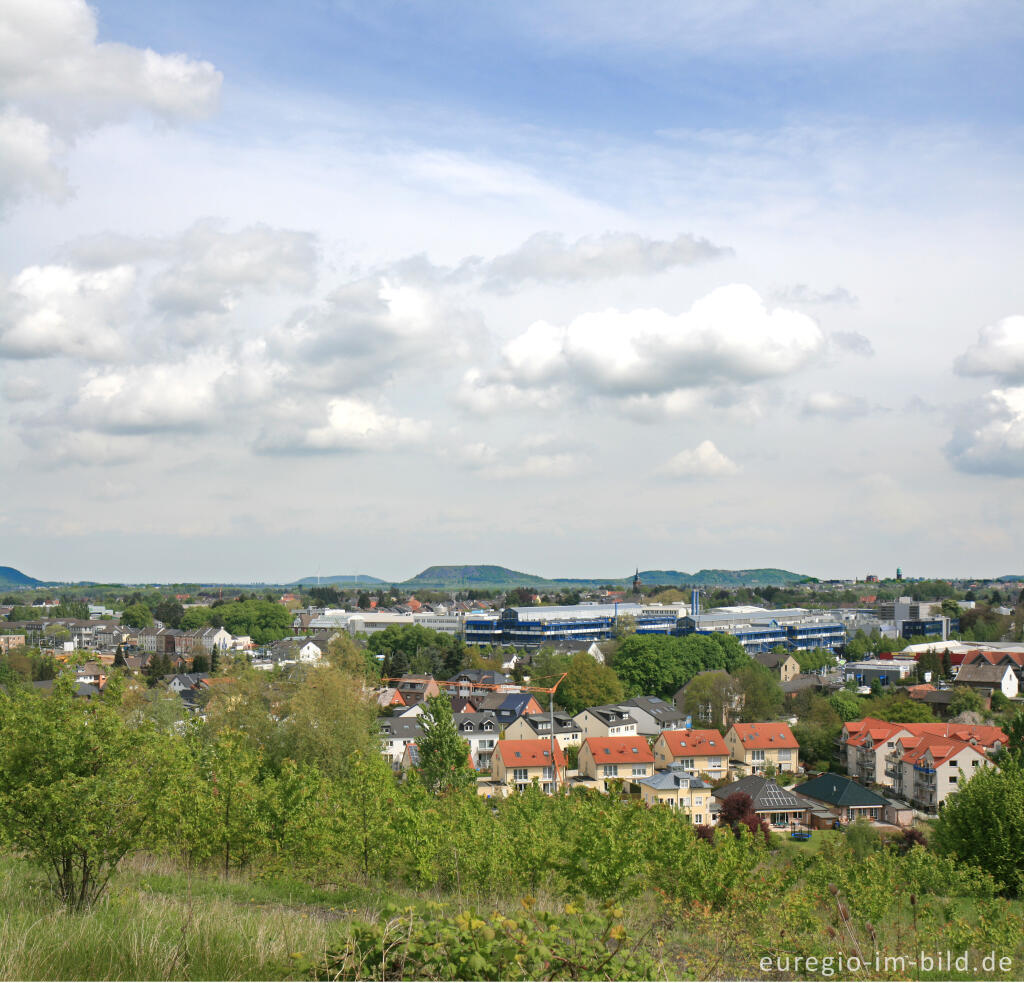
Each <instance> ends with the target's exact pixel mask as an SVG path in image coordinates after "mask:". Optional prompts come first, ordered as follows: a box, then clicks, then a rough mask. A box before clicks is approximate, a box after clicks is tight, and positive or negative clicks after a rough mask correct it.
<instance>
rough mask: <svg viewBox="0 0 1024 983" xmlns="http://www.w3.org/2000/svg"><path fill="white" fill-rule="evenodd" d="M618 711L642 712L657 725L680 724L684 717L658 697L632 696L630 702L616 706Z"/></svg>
mask: <svg viewBox="0 0 1024 983" xmlns="http://www.w3.org/2000/svg"><path fill="white" fill-rule="evenodd" d="M618 707H619V709H620V710H625V711H626V712H627V713H629V711H630V710H633V709H636V710H642V711H643V712H644V713H647V714H649V715H650V716H652V717H653V718H654V719H655V720H656V721H657V722H658V723H659V724H669V723H677V722H679V723H681V722H682V721H683V720H685V719H686V715H685V714H684V713H682V712H681V711H679V710H677V709H676V708H675V707H674V706H672V704H671V703H667V702H666V701H665V700H663V699H662V698H661V697H660V696H634V697H633V698H632V699H630V700H623V701H622V702H621V703H619V704H618Z"/></svg>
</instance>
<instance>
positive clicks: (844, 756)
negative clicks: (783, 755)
mask: <svg viewBox="0 0 1024 983" xmlns="http://www.w3.org/2000/svg"><path fill="white" fill-rule="evenodd" d="M939 692H949V690H940V691H939ZM930 695H931V694H926V699H927V698H928V697H929V696H930ZM925 736H928V737H943V738H950V739H953V740H959V741H964V742H966V743H968V744H970V745H972V746H974V747H977V748H978V749H979V750H981V751H982V752H984V753H985V754H990V753H991V752H993V751H996V750H998V749H999V748H1001V747H1004V746H1005V745H1006V734H1004V733H1003V731H1002V730H1001V729H1000V728H999V727H993V726H991V725H988V724H955V723H922V724H919V723H899V722H889V721H887V720H878V719H876V718H874V717H865V718H864V719H863V720H849V721H847V722H846V723H845V724H843V729H842V731H841V732H840V735H839V739H838V741H837V744H838V747H839V755H840V760H841V761H843V762H844V763H845V764H846V772H847V774H848V775H849V776H850V777H851V778H855V779H856V780H857V781H859V782H863V783H864V784H868V785H870V784H873V783H876V784H879V785H885V786H887V787H889V788H894V782H895V780H896V779H897V778H898V777H899V775H898V772H899V769H898V768H897V767H896V766H895V765H894V764H893V763H892V762H890V761H888V760H887V758H888V756H889V755H891V754H892V752H893V751H894V750H895V749H896V742H897V741H898V740H899V739H900V738H901V737H925Z"/></svg>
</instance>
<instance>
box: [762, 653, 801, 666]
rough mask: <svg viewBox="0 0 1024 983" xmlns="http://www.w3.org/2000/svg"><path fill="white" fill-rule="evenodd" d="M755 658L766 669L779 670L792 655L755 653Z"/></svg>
mask: <svg viewBox="0 0 1024 983" xmlns="http://www.w3.org/2000/svg"><path fill="white" fill-rule="evenodd" d="M754 658H755V659H756V660H757V661H758V662H760V663H761V665H763V666H764V667H765V668H766V669H778V668H779V666H781V665H782V663H783V662H785V661H787V660H788V659H791V658H792V655H790V653H789V652H755V653H754Z"/></svg>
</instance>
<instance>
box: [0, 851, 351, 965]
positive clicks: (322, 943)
mask: <svg viewBox="0 0 1024 983" xmlns="http://www.w3.org/2000/svg"><path fill="white" fill-rule="evenodd" d="M189 880H191V884H189V883H188V882H189ZM289 888H290V885H286V887H285V890H288V889H289ZM247 890H248V891H249V892H250V893H249V894H246V893H245V892H246V891H247ZM253 891H257V892H258V893H259V894H260V895H261V897H257V894H254V893H252V892H253ZM274 893H275V892H274V891H272V890H271V889H269V888H267V887H266V886H265V885H259V884H253V882H249V883H248V884H245V883H243V882H240V881H239V882H234V883H232V882H224V883H219V882H218V880H217V878H216V876H215V875H202V876H196V877H193V878H191V879H189V878H186V877H185V876H184V875H182V874H174V873H168V872H160V871H157V870H150V871H146V870H145V869H142V870H135V871H132V870H128V871H126V872H125V874H124V875H123V876H121V877H120V878H119V879H118V880H116V881H115V882H114V884H113V886H112V888H111V890H110V892H109V893H108V894H107V895H106V896H105V897H104V899H103V900H101V901H100V902H99V903H98V904H96V905H95V906H94V907H92V908H90V909H87V910H85V911H80V912H75V911H70V910H67V909H65V908H62V907H61V906H59V905H58V904H57V903H56V902H55V901H53V900H52V899H51V898H50V897H49V896H48V895H47V894H46V893H44V892H43V891H42V890H41V889H40V888H39V886H38V885H37V884H36V883H35V882H34V880H33V878H32V876H31V873H30V872H29V870H28V869H27V868H26V867H25V866H23V865H22V864H21V863H19V862H17V861H12V860H10V859H9V858H2V859H0V918H2V921H0V979H5V980H178V979H181V980H187V979H193V980H194V979H199V980H244V979H278V978H288V977H290V976H291V975H292V970H291V967H292V965H293V960H292V954H293V953H300V952H301V953H304V954H305V955H307V956H316V955H318V954H321V953H323V952H324V951H325V950H326V949H327V947H329V946H330V945H331V944H332V943H333V941H334V940H336V939H337V938H338V937H339V936H340V934H341V933H342V932H343V931H344V926H345V924H346V921H347V916H348V912H344V911H342V912H339V911H337V910H336V909H335V910H332V906H331V905H324V904H320V905H310V904H308V903H306V899H303V900H302V901H297V903H295V904H287V903H280V902H279V901H276V900H273V895H274ZM250 899H252V900H250ZM323 900H325V901H326V900H330V897H329V896H325V897H324V899H323ZM349 910H350V911H351V909H349ZM343 919H344V920H343Z"/></svg>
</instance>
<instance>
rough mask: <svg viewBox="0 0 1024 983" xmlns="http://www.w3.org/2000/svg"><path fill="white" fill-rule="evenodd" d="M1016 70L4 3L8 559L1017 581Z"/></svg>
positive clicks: (567, 2) (971, 63)
mask: <svg viewBox="0 0 1024 983" xmlns="http://www.w3.org/2000/svg"><path fill="white" fill-rule="evenodd" d="M1022 41H1024V7H1022V6H1021V5H1019V4H1018V3H1016V2H1010V0H1006V2H982V0H978V2H971V0H965V2H958V3H952V2H938V0H936V2H929V3H920V4H891V3H882V2H874V0H863V2H860V3H857V4H849V3H845V2H838V0H837V2H829V0H825V2H815V3H810V2H806V3H802V2H792V0H757V2H755V0H708V2H706V3H704V2H693V3H687V4H680V3H677V2H675V0H665V2H659V0H650V2H647V3H644V4H639V5H638V4H630V3H621V2H619V3H605V2H602V0H536V2H534V0H520V2H518V3H515V4H479V3H473V2H468V0H467V2H445V0H436V2H429V3H421V2H413V0H407V2H402V0H388V2H380V3H373V4H366V3H358V2H352V3H349V2H345V0H301V2H298V3H295V2H292V3H286V2H284V0H246V2H245V3H236V2H234V0H231V2H228V0H225V2H221V3H209V2H208V0H172V2H161V3H156V2H154V0H141V2H140V0H100V2H99V3H98V4H97V5H95V6H87V5H86V4H85V3H83V2H80V0H0V414H2V416H3V420H4V423H5V425H4V426H3V428H2V429H0V564H9V565H13V566H16V567H19V568H20V569H22V570H24V571H25V572H27V573H29V574H32V575H34V576H37V577H40V578H61V579H69V580H72V579H76V580H77V579H112V580H119V581H149V580H156V581H177V580H231V581H271V580H272V581H280V580H289V579H292V578H296V577H300V576H305V575H311V574H316V573H318V572H319V573H321V574H324V575H326V574H335V573H357V572H358V573H370V574H374V575H376V576H380V577H384V578H388V579H403V578H406V577H409V576H411V575H413V574H415V573H416V572H417V571H418V570H420V569H422V568H423V567H424V566H426V565H428V564H431V563H499V564H503V565H506V566H511V567H515V568H518V569H524V570H529V571H532V572H536V573H540V574H543V575H547V576H613V575H614V576H622V575H624V574H626V573H628V572H631V571H632V569H633V567H634V566H635V565H639V566H640V567H641V568H644V567H646V568H655V567H657V568H666V567H667V568H675V569H681V570H687V571H693V570H696V569H698V568H701V567H711V566H716V567H755V566H782V567H787V568H789V569H792V570H797V571H800V572H803V573H809V574H812V575H816V576H821V577H832V576H854V575H857V576H863V575H864V574H865V573H868V572H873V573H879V574H886V573H891V572H892V571H893V570H894V569H895V567H896V566H897V565H900V566H902V567H903V569H904V572H905V573H907V574H908V575H910V576H923V575H958V574H959V575H975V576H976V575H1000V574H1005V573H1020V572H1022V569H1021V568H1022V567H1024V559H1022V554H1024V248H1022V245H1024V233H1022V229H1024V221H1022V220H1024V140H1022V136H1024V131H1022V120H1024V116H1022V100H1024V88H1022V86H1021V85H1020V79H1021V78H1022V77H1024V64H1022V61H1024V59H1022V50H1024V49H1022Z"/></svg>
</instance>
